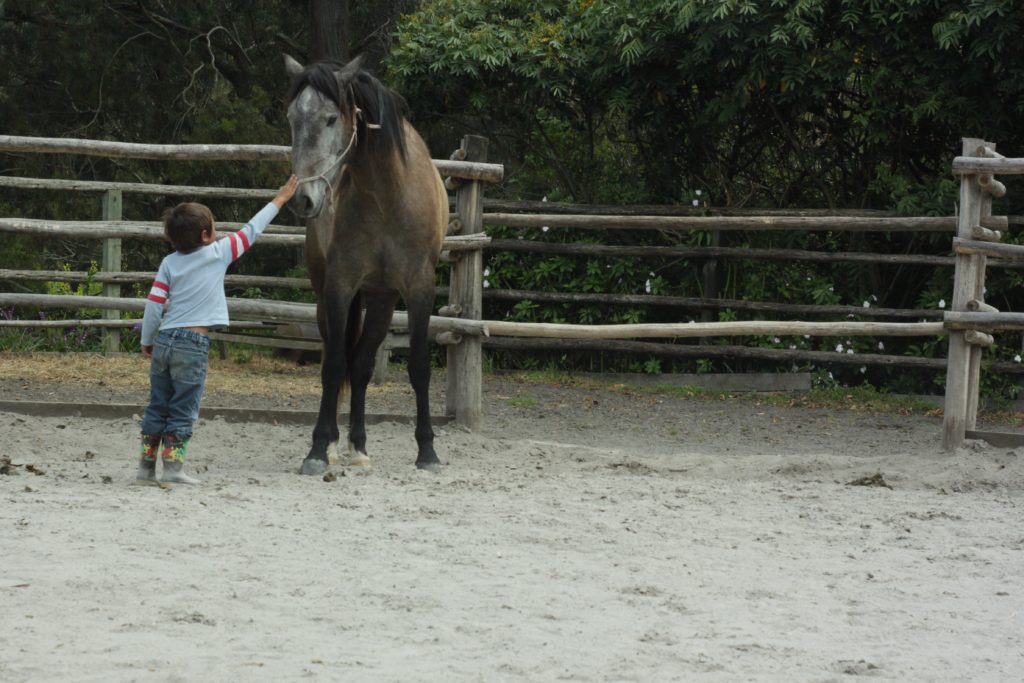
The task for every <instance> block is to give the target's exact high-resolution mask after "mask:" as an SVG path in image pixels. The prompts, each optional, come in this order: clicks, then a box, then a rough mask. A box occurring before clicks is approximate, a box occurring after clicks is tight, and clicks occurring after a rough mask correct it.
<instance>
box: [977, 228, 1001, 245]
mask: <svg viewBox="0 0 1024 683" xmlns="http://www.w3.org/2000/svg"><path fill="white" fill-rule="evenodd" d="M971 239H974V240H979V241H981V242H999V241H1000V240H1002V239H1003V233H1002V232H1000V231H999V230H989V229H988V228H983V227H981V226H980V225H975V226H974V227H973V228H971Z"/></svg>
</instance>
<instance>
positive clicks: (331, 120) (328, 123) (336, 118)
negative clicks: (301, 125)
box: [327, 116, 338, 126]
mask: <svg viewBox="0 0 1024 683" xmlns="http://www.w3.org/2000/svg"><path fill="white" fill-rule="evenodd" d="M337 120H338V117H337V116H331V117H330V118H328V119H327V125H328V126H333V125H334V122H335V121H337Z"/></svg>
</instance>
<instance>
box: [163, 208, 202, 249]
mask: <svg viewBox="0 0 1024 683" xmlns="http://www.w3.org/2000/svg"><path fill="white" fill-rule="evenodd" d="M212 230H213V213H211V212H210V209H209V208H208V207H206V206H205V205H204V204H198V203H196V202H184V203H182V204H178V205H177V206H176V207H174V208H173V209H167V210H166V211H164V235H165V236H166V237H167V239H168V240H170V242H171V244H172V245H173V246H174V248H175V249H176V250H178V251H180V252H182V253H183V254H187V253H188V252H190V251H194V250H195V249H196V247H198V246H199V245H201V244H202V243H203V233H204V232H209V231H212Z"/></svg>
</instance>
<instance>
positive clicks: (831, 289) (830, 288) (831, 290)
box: [828, 287, 836, 292]
mask: <svg viewBox="0 0 1024 683" xmlns="http://www.w3.org/2000/svg"><path fill="white" fill-rule="evenodd" d="M828 291H830V292H835V291H836V290H835V289H833V288H832V287H829V288H828Z"/></svg>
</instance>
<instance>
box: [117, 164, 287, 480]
mask: <svg viewBox="0 0 1024 683" xmlns="http://www.w3.org/2000/svg"><path fill="white" fill-rule="evenodd" d="M298 182H299V181H298V178H296V177H295V176H294V175H293V176H292V177H291V178H289V179H288V182H287V183H286V184H285V185H284V186H283V187H282V188H281V189H280V190H278V192H277V196H276V197H274V199H273V200H272V201H271V202H270V203H269V204H267V205H266V206H265V207H264V208H263V209H262V210H261V211H260V212H259V213H257V214H256V215H255V216H253V218H252V220H250V221H249V222H248V223H247V224H246V225H245V227H244V228H242V229H241V230H239V231H238V232H236V233H234V234H232V235H229V236H228V237H225V238H223V239H219V240H218V239H217V228H216V226H214V224H213V214H212V213H210V210H209V209H208V208H207V207H205V206H203V205H202V204H196V203H185V204H178V205H177V206H176V207H174V208H173V209H168V210H167V212H166V213H165V214H164V233H165V235H166V236H167V239H168V240H169V241H170V242H171V244H172V245H173V246H174V249H175V251H174V253H173V254H169V255H167V256H166V257H165V258H164V260H163V262H161V263H160V269H159V270H158V271H157V274H156V280H155V281H154V282H153V287H152V289H150V292H149V297H148V301H146V312H145V315H144V316H143V319H142V353H143V354H145V355H146V356H148V357H150V358H152V359H153V360H152V362H151V364H150V369H149V382H150V398H149V405H148V406H147V407H146V412H145V413H144V414H143V416H142V451H141V458H140V460H139V469H138V472H137V473H136V476H135V478H136V480H138V481H140V482H155V481H156V455H157V451H158V450H159V449H160V442H161V441H162V442H163V451H162V452H161V453H160V455H161V457H162V458H163V461H164V467H163V473H162V476H161V477H160V481H162V482H172V483H180V484H198V483H199V480H198V479H195V478H193V477H190V476H189V475H187V474H185V472H184V471H183V467H184V465H185V452H186V450H187V449H188V442H189V440H190V439H191V438H192V425H193V423H194V422H195V421H196V418H198V417H199V402H200V399H202V396H203V385H204V384H205V382H206V362H207V354H208V353H209V350H210V338H209V337H208V336H207V334H208V333H209V331H210V329H211V328H214V329H216V328H220V327H224V326H226V325H227V324H228V305H227V299H226V298H225V296H224V275H225V274H226V272H227V267H228V266H229V265H230V264H231V263H232V262H233V261H235V260H236V259H238V258H239V257H240V256H241V255H242V254H244V253H245V252H246V251H248V249H249V248H250V247H251V246H252V243H253V242H255V241H256V239H257V238H258V237H259V236H260V234H262V232H263V230H264V229H265V228H266V227H267V225H269V224H270V221H271V220H273V219H274V217H275V216H276V215H277V212H278V211H280V210H281V207H283V206H284V205H285V203H286V202H287V201H288V200H289V199H291V197H292V195H293V194H295V188H296V187H297V186H298Z"/></svg>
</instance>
